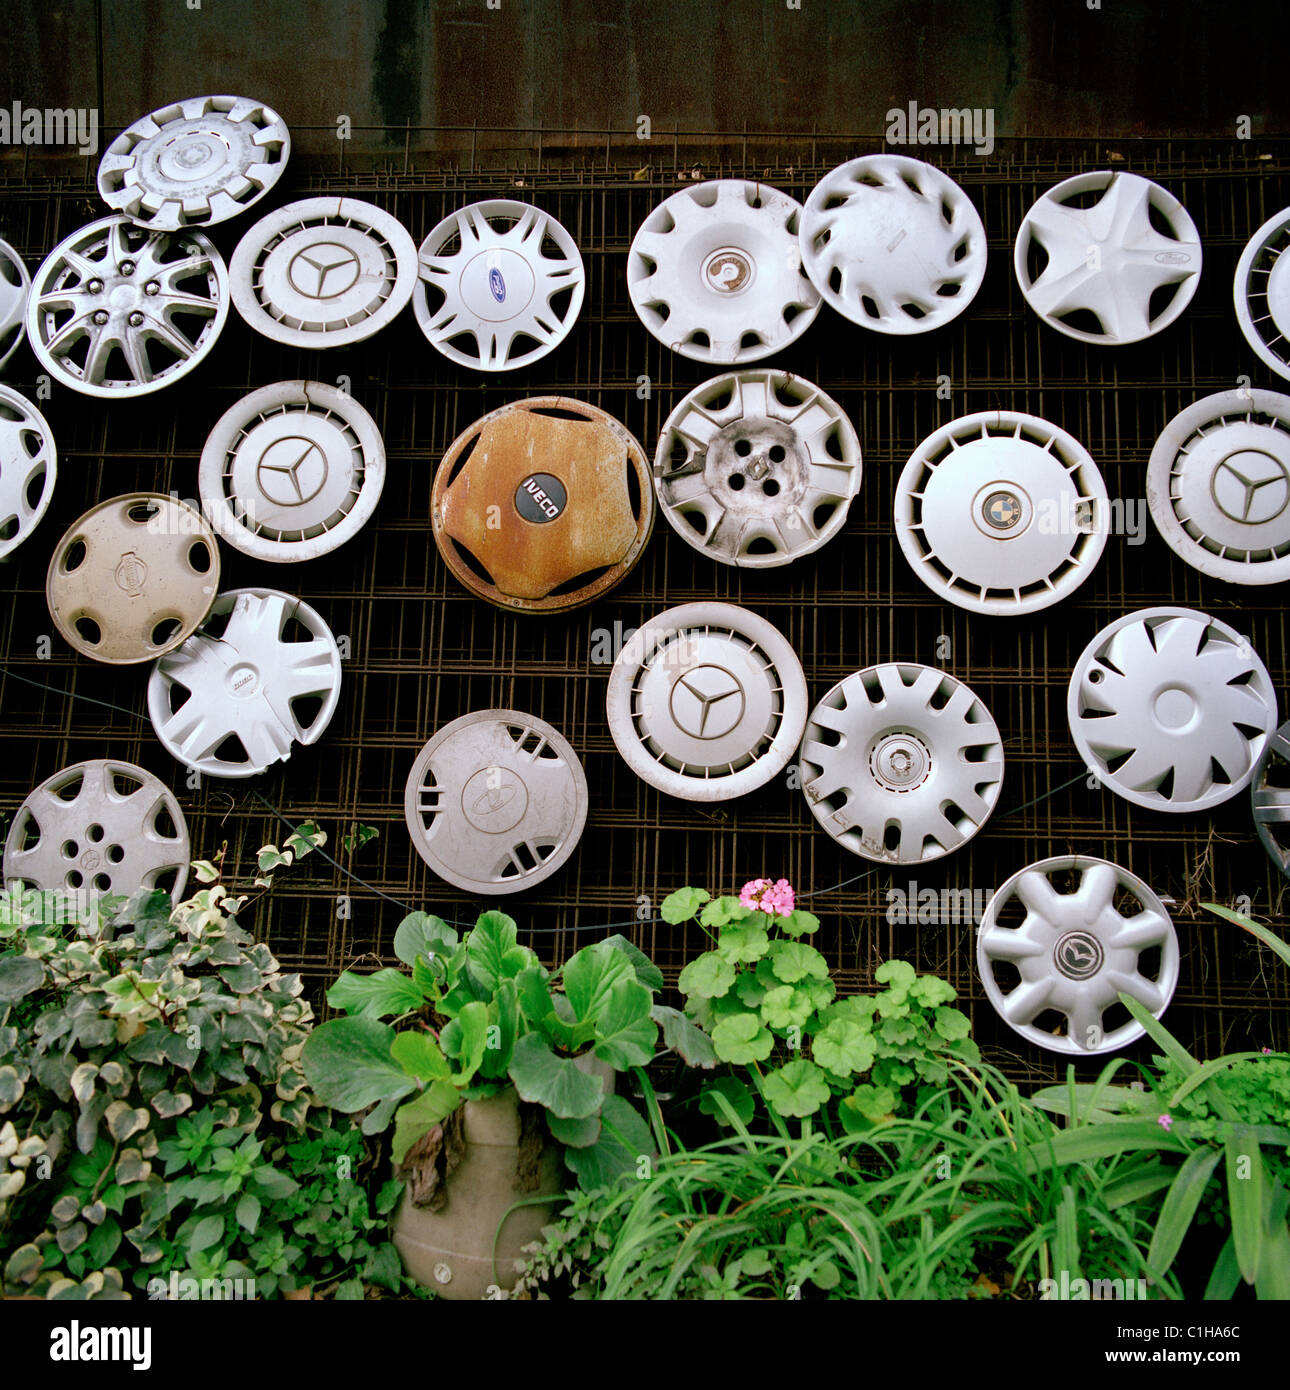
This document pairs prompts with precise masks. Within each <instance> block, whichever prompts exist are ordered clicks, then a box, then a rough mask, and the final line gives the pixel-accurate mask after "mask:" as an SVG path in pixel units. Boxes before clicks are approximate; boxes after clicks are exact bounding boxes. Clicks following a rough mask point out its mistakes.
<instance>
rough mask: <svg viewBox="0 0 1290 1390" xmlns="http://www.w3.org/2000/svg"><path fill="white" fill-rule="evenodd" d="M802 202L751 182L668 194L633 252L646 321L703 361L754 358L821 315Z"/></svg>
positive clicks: (635, 295)
mask: <svg viewBox="0 0 1290 1390" xmlns="http://www.w3.org/2000/svg"><path fill="white" fill-rule="evenodd" d="M801 211H802V209H801V206H800V205H799V204H798V203H797V202H796V200H795V199H793V198H790V197H789V196H788V194H787V193H781V192H780V191H779V190H778V189H777V188H771V187H769V186H768V185H767V184H764V183H752V182H750V181H748V180H745V179H715V180H713V181H711V182H709V183H700V184H696V185H695V186H694V187H692V188H683V189H681V190H680V191H678V192H676V193H673V194H672V195H671V196H670V197H668V198H665V199H664V200H663V202H661V203H660V204H659V205H658V207H656V208H655V209H654V211H653V212H651V213H650V215H649V216H648V217H647V218H646V219H645V221H644V222H642V223H641V225H640V229H639V230H638V231H637V233H636V236H635V237H634V238H633V240H632V245H631V250H630V251H629V252H628V255H627V288H628V292H629V293H630V294H631V297H632V306H633V307H634V308H635V310H636V313H637V314H638V315H639V317H640V320H641V322H642V323H643V324H644V325H645V327H646V328H648V329H649V331H650V332H651V333H652V334H653V335H654V336H655V337H656V338H657V339H658V340H659V342H661V343H663V344H664V346H666V347H669V348H671V350H672V351H673V352H679V353H680V354H681V356H682V357H691V358H694V359H695V360H696V361H699V362H756V361H758V360H760V359H761V358H763V357H769V356H770V355H771V353H773V352H777V351H779V350H780V349H781V348H784V347H787V346H788V345H789V344H790V343H792V342H794V341H795V340H796V339H797V338H798V337H800V336H801V334H803V333H804V332H805V331H806V330H807V328H809V327H810V325H811V323H812V322H813V321H814V319H815V316H816V314H817V313H818V312H819V308H820V296H819V295H818V294H817V293H816V290H815V287H814V286H813V285H812V284H811V282H810V280H809V279H807V277H806V274H805V272H804V271H803V270H802V265H801V257H800V254H799V251H798V247H797V225H798V218H799V217H800V216H801Z"/></svg>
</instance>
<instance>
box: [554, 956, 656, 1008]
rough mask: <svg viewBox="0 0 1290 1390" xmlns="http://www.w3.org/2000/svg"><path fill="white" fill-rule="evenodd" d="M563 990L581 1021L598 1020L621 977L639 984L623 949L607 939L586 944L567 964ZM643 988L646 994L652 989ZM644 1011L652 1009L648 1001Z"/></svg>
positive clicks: (647, 995)
mask: <svg viewBox="0 0 1290 1390" xmlns="http://www.w3.org/2000/svg"><path fill="white" fill-rule="evenodd" d="M563 979H564V993H565V997H566V998H567V999H568V1001H569V1003H570V1004H572V1005H573V1013H574V1017H575V1018H577V1019H578V1020H579V1021H587V1020H592V1021H594V1020H596V1019H598V1018H599V1017H600V1015H601V1014H602V1013H603V1012H604V1011H605V1009H606V1008H608V1006H609V998H610V995H611V994H612V993H613V989H614V986H615V985H616V984H617V983H618V982H619V981H620V980H627V981H630V982H631V983H632V984H636V972H635V971H634V970H633V969H632V966H631V962H630V961H629V960H628V959H627V957H626V956H625V955H623V953H622V952H621V951H617V950H615V949H614V948H613V947H612V946H610V945H609V944H608V943H606V942H604V941H598V942H596V944H595V945H594V946H584V947H583V948H582V950H581V951H579V952H577V954H576V955H573V956H571V957H570V958H569V960H568V962H567V963H566V964H565V967H564V975H563ZM637 988H638V989H642V990H643V992H644V993H645V996H646V998H648V997H649V991H648V990H644V987H643V986H640V985H638V986H637ZM645 1012H646V1013H648V1012H649V1007H648V1005H646V1008H645Z"/></svg>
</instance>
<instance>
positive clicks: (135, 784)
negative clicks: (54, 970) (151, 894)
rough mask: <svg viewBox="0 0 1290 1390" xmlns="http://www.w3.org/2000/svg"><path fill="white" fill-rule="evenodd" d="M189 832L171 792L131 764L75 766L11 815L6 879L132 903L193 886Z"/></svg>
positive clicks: (174, 896)
mask: <svg viewBox="0 0 1290 1390" xmlns="http://www.w3.org/2000/svg"><path fill="white" fill-rule="evenodd" d="M188 854H189V843H188V827H187V825H186V824H185V821H184V813H183V811H182V810H180V807H179V803H178V801H176V800H175V798H174V796H173V794H172V793H171V791H170V789H169V787H167V786H166V785H165V783H164V782H162V781H160V780H159V779H158V778H156V777H154V776H153V775H152V773H150V772H147V771H145V770H144V769H143V768H141V767H135V766H134V764H133V763H123V762H116V761H114V760H111V759H104V758H99V759H95V760H94V761H91V762H84V763H75V764H74V765H73V766H71V767H65V768H63V769H62V771H61V772H56V773H55V774H54V775H53V776H52V777H50V778H48V779H47V780H46V781H44V782H42V783H41V784H40V786H38V787H37V788H36V789H35V790H34V791H33V792H31V793H30V794H29V795H28V796H27V799H26V800H25V801H24V802H23V803H22V805H21V806H20V807H19V808H18V810H17V811H16V812H15V814H14V818H13V822H12V824H11V825H10V826H9V834H8V837H7V839H6V840H5V849H4V876H5V881H6V882H7V883H12V882H13V881H14V880H16V879H20V880H21V881H22V882H23V883H24V884H26V885H27V886H28V887H32V888H39V889H42V890H44V891H46V892H58V893H61V892H64V891H67V890H71V891H72V892H79V893H83V894H86V895H88V896H89V897H90V898H95V897H98V896H99V895H101V894H103V893H111V894H113V895H121V896H124V897H129V896H130V895H131V894H133V893H134V892H136V891H137V890H139V889H154V888H165V889H167V890H168V891H169V893H170V896H171V898H172V899H173V900H174V901H175V902H178V901H179V899H180V897H181V895H182V893H183V888H184V884H185V882H186V881H187V879H188Z"/></svg>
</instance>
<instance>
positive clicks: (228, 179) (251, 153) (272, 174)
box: [98, 96, 291, 231]
mask: <svg viewBox="0 0 1290 1390" xmlns="http://www.w3.org/2000/svg"><path fill="white" fill-rule="evenodd" d="M290 153H291V136H290V134H289V133H288V131H287V127H286V123H285V122H284V121H283V119H282V117H281V116H279V115H278V113H277V112H276V111H274V110H273V109H272V108H271V107H268V106H265V105H264V104H263V103H261V102H256V101H250V100H248V99H247V98H246V97H231V96H213V97H194V98H192V99H190V100H188V101H182V102H177V103H175V104H174V105H171V106H163V107H161V108H159V109H158V110H156V111H153V112H151V113H150V114H149V115H147V116H143V117H141V118H140V119H139V120H137V121H135V122H134V124H133V125H131V126H129V127H127V128H126V129H125V130H123V131H122V132H121V134H120V135H118V136H117V138H116V139H115V140H113V141H112V143H111V144H110V145H109V146H108V147H107V149H106V150H105V151H104V154H103V159H102V161H101V162H100V164H99V175H98V186H99V194H100V196H101V197H102V198H103V200H104V202H106V203H107V204H108V206H109V207H111V208H114V209H115V210H116V211H117V212H120V213H124V214H125V215H126V216H127V217H129V218H130V219H131V221H133V222H136V223H138V224H139V225H141V226H145V227H151V228H154V229H156V230H158V231H176V230H178V229H179V228H180V227H196V226H212V225H214V224H215V223H216V222H224V221H226V220H227V219H228V218H230V217H236V216H237V215H238V213H240V212H243V211H245V209H246V208H248V207H250V206H251V204H252V203H254V202H256V201H258V200H259V199H260V198H262V197H264V195H265V194H266V193H267V192H268V191H269V189H270V188H272V187H273V185H274V184H275V183H277V181H278V179H279V178H280V177H281V176H282V171H283V169H285V168H286V164H287V158H288V156H289V155H290Z"/></svg>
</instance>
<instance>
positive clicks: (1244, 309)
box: [1234, 208, 1290, 380]
mask: <svg viewBox="0 0 1290 1390" xmlns="http://www.w3.org/2000/svg"><path fill="white" fill-rule="evenodd" d="M1288 246H1290V208H1283V209H1282V210H1281V211H1280V212H1278V213H1276V214H1275V215H1274V216H1272V217H1269V218H1268V220H1267V221H1266V222H1265V223H1264V224H1263V225H1262V226H1261V227H1260V228H1259V230H1258V231H1257V232H1255V233H1254V235H1253V236H1252V237H1251V238H1250V240H1249V243H1248V244H1247V245H1246V247H1245V250H1244V251H1243V252H1242V253H1241V259H1240V261H1239V262H1238V263H1237V266H1236V282H1235V286H1234V294H1235V298H1236V318H1237V322H1238V323H1239V324H1240V325H1241V332H1242V333H1244V334H1245V341H1246V342H1247V343H1249V345H1250V346H1251V347H1252V348H1253V349H1254V351H1255V352H1256V353H1257V354H1258V356H1259V359H1260V360H1261V361H1262V362H1263V363H1264V364H1265V365H1266V366H1268V367H1271V368H1272V370H1273V371H1274V372H1276V374H1277V375H1278V376H1283V377H1285V378H1286V379H1287V380H1290V259H1287V258H1286V257H1285V255H1284V254H1283V253H1284V252H1285V250H1286V248H1287V247H1288Z"/></svg>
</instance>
